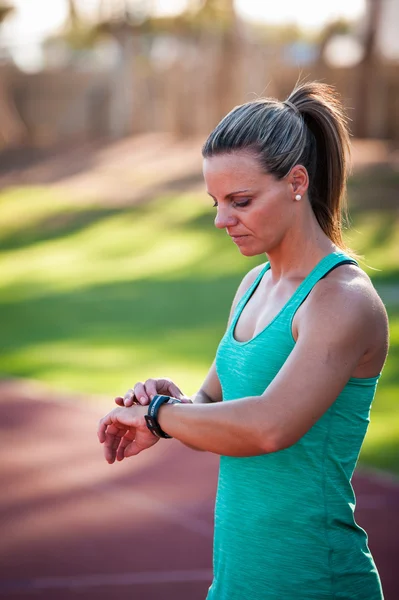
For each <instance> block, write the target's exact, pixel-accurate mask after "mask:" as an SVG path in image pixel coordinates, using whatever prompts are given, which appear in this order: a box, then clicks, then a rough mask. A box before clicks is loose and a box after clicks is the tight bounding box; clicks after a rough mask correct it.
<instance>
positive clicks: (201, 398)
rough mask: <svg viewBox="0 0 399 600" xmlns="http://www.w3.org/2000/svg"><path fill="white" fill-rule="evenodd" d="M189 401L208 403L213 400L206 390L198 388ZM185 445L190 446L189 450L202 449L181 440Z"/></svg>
mask: <svg viewBox="0 0 399 600" xmlns="http://www.w3.org/2000/svg"><path fill="white" fill-rule="evenodd" d="M191 402H192V403H193V404H210V403H212V402H213V400H212V398H210V397H209V396H208V394H207V393H206V392H204V390H202V389H201V390H199V391H198V392H196V393H195V394H194V395H193V396H191ZM182 443H183V444H184V445H185V446H187V447H188V448H191V450H199V451H203V449H202V448H197V447H196V446H193V445H192V444H187V443H186V442H182Z"/></svg>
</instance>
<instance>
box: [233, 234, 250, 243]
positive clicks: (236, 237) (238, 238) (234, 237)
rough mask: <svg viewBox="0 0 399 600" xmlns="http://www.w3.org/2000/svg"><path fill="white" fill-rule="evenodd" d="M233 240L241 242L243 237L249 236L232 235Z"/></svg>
mask: <svg viewBox="0 0 399 600" xmlns="http://www.w3.org/2000/svg"><path fill="white" fill-rule="evenodd" d="M230 237H231V239H232V240H233V242H236V243H239V242H240V241H241V240H242V239H243V238H245V237H248V236H247V235H231V236H230Z"/></svg>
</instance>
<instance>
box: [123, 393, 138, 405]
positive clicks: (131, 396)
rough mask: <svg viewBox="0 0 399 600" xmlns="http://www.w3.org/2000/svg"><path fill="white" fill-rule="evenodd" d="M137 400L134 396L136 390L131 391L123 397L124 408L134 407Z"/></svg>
mask: <svg viewBox="0 0 399 600" xmlns="http://www.w3.org/2000/svg"><path fill="white" fill-rule="evenodd" d="M135 400H136V397H135V395H134V390H133V389H130V390H128V391H127V392H126V394H125V395H124V396H123V406H132V404H134V402H135Z"/></svg>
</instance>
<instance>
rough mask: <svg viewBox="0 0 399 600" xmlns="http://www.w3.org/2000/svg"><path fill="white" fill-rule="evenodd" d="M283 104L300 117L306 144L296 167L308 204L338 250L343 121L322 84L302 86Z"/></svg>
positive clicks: (345, 145)
mask: <svg viewBox="0 0 399 600" xmlns="http://www.w3.org/2000/svg"><path fill="white" fill-rule="evenodd" d="M287 102H289V103H290V104H292V105H293V106H294V107H295V108H296V109H297V111H298V112H299V114H300V115H301V116H302V118H303V120H304V123H305V126H306V133H305V135H306V137H307V138H308V139H307V143H306V145H305V148H304V152H303V156H302V157H301V158H300V159H299V161H298V162H299V163H301V164H303V165H304V167H306V169H307V171H308V174H309V181H310V185H309V192H308V194H309V200H310V203H311V206H312V208H313V212H314V213H315V215H316V218H317V221H318V222H319V225H320V227H321V228H322V230H323V231H324V233H325V234H326V235H327V236H328V237H329V238H330V240H331V241H332V242H334V243H335V244H336V245H337V246H338V247H340V248H342V249H346V245H345V243H344V241H343V238H342V216H344V218H345V219H347V218H348V210H347V203H346V180H347V176H348V170H349V169H348V163H349V157H350V144H349V132H348V125H347V122H348V120H347V117H346V115H345V113H344V111H343V107H342V104H341V102H340V101H339V99H338V96H337V94H336V92H335V90H334V88H332V87H331V86H329V85H326V84H323V83H316V82H313V83H312V82H310V83H304V84H302V85H299V86H298V87H297V88H295V89H294V91H293V92H292V93H291V94H290V96H289V97H288V99H287Z"/></svg>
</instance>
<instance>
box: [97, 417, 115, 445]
mask: <svg viewBox="0 0 399 600" xmlns="http://www.w3.org/2000/svg"><path fill="white" fill-rule="evenodd" d="M111 423H112V418H111V413H108V414H107V415H105V417H103V418H102V419H101V420H100V421H99V423H98V428H97V436H98V439H99V442H100V443H101V444H103V443H104V442H105V434H106V431H107V427H108V425H111Z"/></svg>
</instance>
